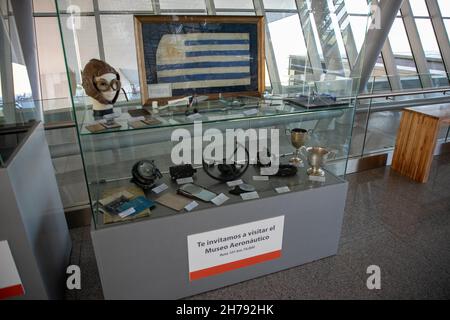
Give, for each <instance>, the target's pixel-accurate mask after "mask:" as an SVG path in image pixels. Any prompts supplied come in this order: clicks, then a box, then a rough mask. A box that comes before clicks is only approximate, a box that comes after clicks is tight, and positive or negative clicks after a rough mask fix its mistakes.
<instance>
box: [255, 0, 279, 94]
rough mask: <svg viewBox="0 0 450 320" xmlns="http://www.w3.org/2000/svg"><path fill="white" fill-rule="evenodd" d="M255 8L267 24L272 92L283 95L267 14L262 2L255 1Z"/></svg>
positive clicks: (268, 59) (266, 38)
mask: <svg viewBox="0 0 450 320" xmlns="http://www.w3.org/2000/svg"><path fill="white" fill-rule="evenodd" d="M253 5H254V6H255V13H256V15H257V16H264V19H265V23H266V32H265V44H266V45H265V47H266V63H267V69H268V70H267V71H268V73H269V77H270V82H271V84H272V92H273V93H274V94H279V93H282V85H281V80H280V74H279V73H278V67H277V60H276V58H275V51H274V50H273V45H272V40H271V38H270V30H269V24H268V23H267V18H266V12H265V10H264V4H263V1H262V0H253Z"/></svg>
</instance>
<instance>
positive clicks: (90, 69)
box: [82, 59, 121, 104]
mask: <svg viewBox="0 0 450 320" xmlns="http://www.w3.org/2000/svg"><path fill="white" fill-rule="evenodd" d="M107 73H112V74H115V75H116V80H113V81H114V83H111V84H109V85H110V88H112V89H113V90H114V91H116V95H115V96H114V99H113V100H107V99H106V98H105V97H104V96H103V93H102V91H105V90H104V89H102V88H99V86H98V84H97V83H96V80H95V78H97V77H101V76H102V75H104V74H107ZM82 80H83V83H82V85H83V88H84V91H86V94H87V95H88V96H89V97H91V98H93V99H95V100H97V101H98V102H100V103H102V104H114V103H116V101H117V98H119V93H120V89H121V84H120V75H119V73H118V72H117V71H116V69H114V68H113V67H111V66H110V65H109V64H107V63H106V62H104V61H101V60H98V59H92V60H91V61H89V62H88V63H87V64H86V66H85V67H84V70H83V72H82ZM103 82H104V81H103ZM104 85H105V84H102V86H104Z"/></svg>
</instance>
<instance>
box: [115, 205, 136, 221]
mask: <svg viewBox="0 0 450 320" xmlns="http://www.w3.org/2000/svg"><path fill="white" fill-rule="evenodd" d="M134 213H136V210H135V209H134V208H129V209H128V210H125V211H123V212H121V213H119V217H121V218H122V219H123V218H126V217H128V216H131V215H132V214H134Z"/></svg>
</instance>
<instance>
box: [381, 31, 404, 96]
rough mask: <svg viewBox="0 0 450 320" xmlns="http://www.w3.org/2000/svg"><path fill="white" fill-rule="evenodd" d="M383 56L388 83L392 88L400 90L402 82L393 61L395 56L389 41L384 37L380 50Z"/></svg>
mask: <svg viewBox="0 0 450 320" xmlns="http://www.w3.org/2000/svg"><path fill="white" fill-rule="evenodd" d="M381 55H382V56H383V62H384V67H385V69H386V74H387V76H388V80H389V84H390V85H391V89H392V90H402V89H403V86H402V82H401V81H400V76H399V74H398V69H397V63H396V62H395V56H394V53H393V51H392V47H391V42H390V41H389V39H386V42H385V43H384V46H383V49H382V50H381Z"/></svg>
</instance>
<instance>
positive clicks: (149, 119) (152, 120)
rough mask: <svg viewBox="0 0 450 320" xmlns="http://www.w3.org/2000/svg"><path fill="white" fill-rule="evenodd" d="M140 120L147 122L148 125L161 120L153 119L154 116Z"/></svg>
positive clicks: (158, 122)
mask: <svg viewBox="0 0 450 320" xmlns="http://www.w3.org/2000/svg"><path fill="white" fill-rule="evenodd" d="M142 122H144V123H145V124H147V125H149V126H152V125H155V124H160V123H161V121H159V120H158V119H155V118H147V119H145V120H142Z"/></svg>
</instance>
